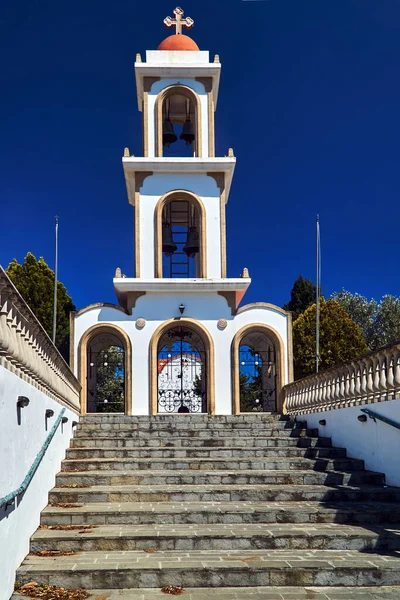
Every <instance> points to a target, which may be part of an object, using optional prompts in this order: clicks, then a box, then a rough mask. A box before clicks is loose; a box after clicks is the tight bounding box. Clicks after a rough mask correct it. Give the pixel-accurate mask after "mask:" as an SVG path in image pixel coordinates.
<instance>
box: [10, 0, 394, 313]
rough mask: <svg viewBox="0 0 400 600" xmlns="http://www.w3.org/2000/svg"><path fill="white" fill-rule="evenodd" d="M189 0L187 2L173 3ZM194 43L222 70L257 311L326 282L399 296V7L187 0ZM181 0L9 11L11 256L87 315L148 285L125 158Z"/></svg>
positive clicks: (221, 137) (221, 144)
mask: <svg viewBox="0 0 400 600" xmlns="http://www.w3.org/2000/svg"><path fill="white" fill-rule="evenodd" d="M175 1H176V0H175ZM182 3H183V4H182V7H183V9H184V10H185V12H186V15H188V16H191V17H193V18H194V19H195V28H194V29H193V30H192V32H191V36H192V37H193V38H194V39H195V40H196V42H197V43H198V44H199V46H200V48H201V49H202V50H210V51H211V55H212V56H213V55H214V54H215V53H218V54H219V55H220V57H221V62H222V69H223V70H222V80H221V91H220V98H219V104H218V111H217V114H216V144H217V155H218V156H223V155H224V154H226V152H227V149H228V147H230V146H232V147H233V148H234V150H235V154H236V156H237V161H238V163H237V170H236V174H235V177H234V182H233V187H232V192H231V196H230V199H229V203H228V207H227V215H228V275H229V276H233V277H235V276H237V275H238V274H239V273H240V272H241V271H242V269H243V267H245V266H246V267H248V268H249V270H250V274H251V276H252V278H253V283H252V286H251V287H250V289H249V291H248V293H247V295H246V297H245V301H246V302H252V301H266V302H273V303H276V304H279V305H281V304H283V303H284V302H286V301H287V300H288V299H289V293H290V289H291V287H292V284H293V282H294V280H295V279H296V277H297V276H298V275H299V274H300V273H302V274H303V275H304V276H306V277H310V278H313V279H314V272H315V256H314V254H315V250H314V249H315V236H314V230H315V215H316V213H319V214H320V217H321V228H322V249H323V289H324V292H325V293H326V294H330V293H331V292H332V291H334V290H338V289H340V288H341V287H345V288H346V289H349V290H350V291H353V292H355V291H357V292H359V293H361V294H364V295H367V296H374V297H377V298H379V297H380V296H382V295H383V294H384V293H392V294H396V295H400V282H399V266H398V263H399V238H400V235H399V223H400V202H399V175H398V173H399V140H400V110H399V106H400V98H399V95H400V68H399V61H400V0H379V1H378V0H268V1H266V2H262V1H255V2H242V1H241V0H229V1H228V0H182ZM174 8H175V3H174V0H168V1H166V0H152V1H150V2H139V1H138V0H114V2H110V1H107V2H106V1H105V0H84V1H82V0H79V1H78V0H69V1H68V2H54V0H51V1H50V0H3V2H1V3H0V56H1V59H0V66H1V88H0V89H1V92H0V108H1V110H0V200H1V217H0V240H1V242H0V263H1V264H2V265H3V266H4V267H6V266H7V265H8V263H9V261H10V260H11V259H12V258H14V257H16V258H17V259H18V260H19V261H22V259H23V257H24V256H25V254H26V252H28V251H31V252H33V253H34V254H35V255H36V256H40V255H43V256H44V258H45V260H46V261H47V262H48V263H49V264H50V265H51V266H53V261H54V258H53V254H54V250H53V236H54V215H55V214H58V215H59V216H60V279H61V281H62V282H63V283H64V284H65V285H66V287H67V289H68V291H69V293H70V294H71V296H72V298H73V300H74V302H75V304H76V305H77V307H78V308H79V307H82V306H85V305H87V304H90V303H92V302H99V301H100V302H101V301H104V302H115V301H116V300H115V296H114V290H113V285H112V278H113V275H114V272H115V268H116V267H118V266H120V267H121V268H122V270H123V272H124V273H126V274H127V275H128V276H132V275H133V209H132V207H131V206H130V205H129V204H128V201H127V197H126V192H125V184H124V179H123V173H122V167H121V156H122V153H123V148H124V146H129V147H130V149H131V152H132V153H133V154H135V155H140V153H141V115H140V113H139V112H138V111H137V103H136V95H135V82H134V77H133V62H134V60H135V56H136V53H137V52H140V53H142V55H143V56H144V53H145V50H146V49H156V48H157V46H158V44H159V43H160V42H161V40H162V39H163V38H164V37H166V35H167V34H168V33H167V31H166V30H165V29H164V27H163V24H162V22H163V19H164V17H165V16H167V15H171V14H172V11H173V9H174Z"/></svg>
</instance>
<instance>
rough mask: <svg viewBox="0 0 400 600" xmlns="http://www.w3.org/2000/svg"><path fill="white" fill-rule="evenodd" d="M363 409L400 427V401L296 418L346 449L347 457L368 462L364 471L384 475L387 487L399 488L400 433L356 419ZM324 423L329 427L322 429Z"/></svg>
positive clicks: (380, 424)
mask: <svg viewBox="0 0 400 600" xmlns="http://www.w3.org/2000/svg"><path fill="white" fill-rule="evenodd" d="M362 408H368V409H370V410H372V411H373V412H376V413H377V414H379V415H382V416H385V417H388V418H390V419H392V420H393V421H395V422H396V423H400V399H399V400H390V401H389V402H380V403H377V404H368V405H366V406H350V407H348V408H340V409H338V410H330V411H326V412H320V413H315V414H310V415H303V416H301V417H297V419H298V420H302V421H303V420H305V421H307V426H308V427H318V429H319V433H320V435H321V436H327V437H331V438H332V443H333V445H334V446H338V447H341V448H347V453H348V456H349V457H351V458H360V459H362V460H364V461H365V468H366V469H370V470H371V471H377V472H379V473H385V475H386V483H387V484H388V485H395V486H400V430H399V429H396V428H395V427H392V426H390V425H387V424H386V423H383V422H382V421H379V420H377V421H376V422H374V421H373V420H372V419H370V418H369V417H368V420H367V421H366V422H365V423H362V422H360V421H359V420H358V419H357V417H358V416H359V415H363V414H364V413H362V412H361V409H362ZM321 419H325V420H326V426H325V427H323V426H321V425H319V421H320V420H321Z"/></svg>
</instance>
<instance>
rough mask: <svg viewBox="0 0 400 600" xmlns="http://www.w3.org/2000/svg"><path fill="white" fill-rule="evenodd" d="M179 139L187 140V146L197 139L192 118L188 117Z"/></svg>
mask: <svg viewBox="0 0 400 600" xmlns="http://www.w3.org/2000/svg"><path fill="white" fill-rule="evenodd" d="M179 139H180V140H183V141H184V142H186V146H190V145H191V144H193V142H194V140H195V135H194V127H193V123H192V121H191V120H190V119H186V121H185V124H184V126H183V130H182V133H181V135H180V136H179Z"/></svg>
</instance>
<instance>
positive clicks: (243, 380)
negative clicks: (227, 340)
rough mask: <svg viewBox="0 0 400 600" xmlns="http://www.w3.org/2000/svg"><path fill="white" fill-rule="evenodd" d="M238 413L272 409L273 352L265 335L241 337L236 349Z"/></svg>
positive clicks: (274, 390)
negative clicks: (237, 361)
mask: <svg viewBox="0 0 400 600" xmlns="http://www.w3.org/2000/svg"><path fill="white" fill-rule="evenodd" d="M239 365H240V367H239V380H240V410H241V412H254V411H255V412H274V411H275V410H276V352H275V347H274V345H273V344H272V342H271V341H270V340H269V338H268V337H267V336H265V335H264V334H261V333H257V334H254V333H252V334H249V335H248V336H245V338H244V339H243V340H242V343H241V345H240V346H239Z"/></svg>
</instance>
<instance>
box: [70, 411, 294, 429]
mask: <svg viewBox="0 0 400 600" xmlns="http://www.w3.org/2000/svg"><path fill="white" fill-rule="evenodd" d="M275 421H281V422H285V421H291V422H292V423H293V424H294V421H293V420H291V419H290V417H288V416H284V415H280V414H278V413H247V414H241V415H206V414H195V413H190V414H179V413H171V414H162V415H161V414H160V415H151V416H148V415H140V416H128V415H123V414H116V413H103V414H86V415H84V416H82V417H81V418H80V421H79V422H80V423H81V424H82V423H140V424H142V425H146V424H150V423H151V424H153V423H170V424H172V425H175V424H176V423H178V424H179V423H184V424H185V425H186V426H187V425H188V424H190V425H192V424H196V423H203V422H204V423H234V424H237V423H252V422H256V423H261V422H275ZM303 423H304V421H303V422H301V421H299V422H298V423H297V424H296V426H303Z"/></svg>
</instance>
